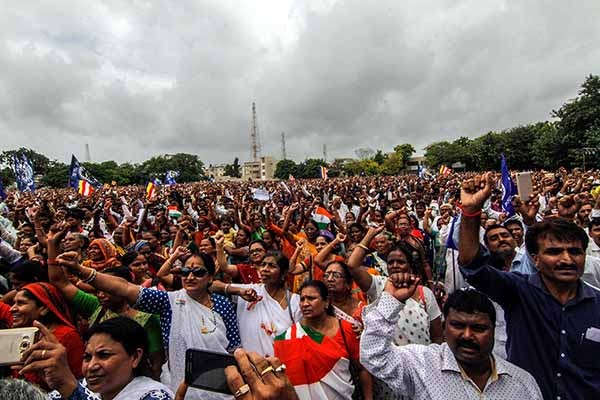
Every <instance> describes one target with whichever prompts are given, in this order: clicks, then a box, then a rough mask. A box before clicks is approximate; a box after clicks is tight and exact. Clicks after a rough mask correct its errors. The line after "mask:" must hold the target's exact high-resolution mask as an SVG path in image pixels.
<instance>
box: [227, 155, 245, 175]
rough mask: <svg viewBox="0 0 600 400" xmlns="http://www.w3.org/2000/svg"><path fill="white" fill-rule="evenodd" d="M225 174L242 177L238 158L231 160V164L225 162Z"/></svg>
mask: <svg viewBox="0 0 600 400" xmlns="http://www.w3.org/2000/svg"><path fill="white" fill-rule="evenodd" d="M225 176H231V177H232V178H241V177H242V171H241V168H240V160H239V159H238V158H237V157H236V158H235V159H234V160H233V164H227V165H226V166H225Z"/></svg>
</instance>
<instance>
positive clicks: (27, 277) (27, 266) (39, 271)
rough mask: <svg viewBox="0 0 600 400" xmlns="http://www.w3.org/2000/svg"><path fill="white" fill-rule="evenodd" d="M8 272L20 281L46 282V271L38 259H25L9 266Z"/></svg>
mask: <svg viewBox="0 0 600 400" xmlns="http://www.w3.org/2000/svg"><path fill="white" fill-rule="evenodd" d="M10 272H12V273H13V274H14V277H15V278H17V279H18V280H20V281H23V282H27V283H32V282H48V272H47V270H46V269H45V268H44V267H43V266H42V264H40V262H39V261H35V260H27V261H23V262H22V263H19V264H16V265H14V266H13V267H11V269H10Z"/></svg>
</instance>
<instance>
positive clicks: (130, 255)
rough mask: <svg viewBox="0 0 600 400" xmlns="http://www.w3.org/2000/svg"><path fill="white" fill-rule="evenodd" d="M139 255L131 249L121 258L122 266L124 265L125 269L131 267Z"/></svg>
mask: <svg viewBox="0 0 600 400" xmlns="http://www.w3.org/2000/svg"><path fill="white" fill-rule="evenodd" d="M139 255H140V253H138V252H137V251H135V250H133V249H131V250H129V251H128V252H127V253H125V254H123V256H122V257H121V264H123V266H124V267H129V265H131V263H132V262H134V261H135V259H136V258H137V256H139Z"/></svg>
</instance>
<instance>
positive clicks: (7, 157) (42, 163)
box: [0, 147, 50, 174]
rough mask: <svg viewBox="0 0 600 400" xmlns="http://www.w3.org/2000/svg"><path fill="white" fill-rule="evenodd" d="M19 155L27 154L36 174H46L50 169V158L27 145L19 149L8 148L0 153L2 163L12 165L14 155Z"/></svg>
mask: <svg viewBox="0 0 600 400" xmlns="http://www.w3.org/2000/svg"><path fill="white" fill-rule="evenodd" d="M15 154H16V155H18V156H19V157H20V156H22V155H23V154H25V155H26V156H27V158H28V159H29V161H31V164H32V166H33V173H34V174H45V173H46V172H47V171H48V165H49V164H50V159H49V158H48V157H46V156H45V155H43V154H40V153H38V152H37V151H35V150H31V149H28V148H25V147H21V148H20V149H18V150H6V151H3V152H2V153H1V154H0V163H2V164H5V165H8V166H12V164H13V157H14V155H15Z"/></svg>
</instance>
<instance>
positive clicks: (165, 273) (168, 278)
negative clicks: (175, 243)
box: [156, 246, 190, 288]
mask: <svg viewBox="0 0 600 400" xmlns="http://www.w3.org/2000/svg"><path fill="white" fill-rule="evenodd" d="M189 252H190V251H189V249H188V248H187V247H184V246H179V247H177V248H176V249H175V250H174V251H173V254H171V255H170V256H169V258H167V259H166V260H165V262H164V263H163V264H162V265H161V266H160V269H159V270H158V272H157V273H156V276H157V277H158V279H160V281H161V283H162V284H163V285H165V286H166V287H170V288H172V287H173V281H174V280H175V275H173V273H172V272H171V267H172V266H173V263H174V262H175V261H176V260H177V259H178V258H179V257H181V256H183V255H187V254H189Z"/></svg>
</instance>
